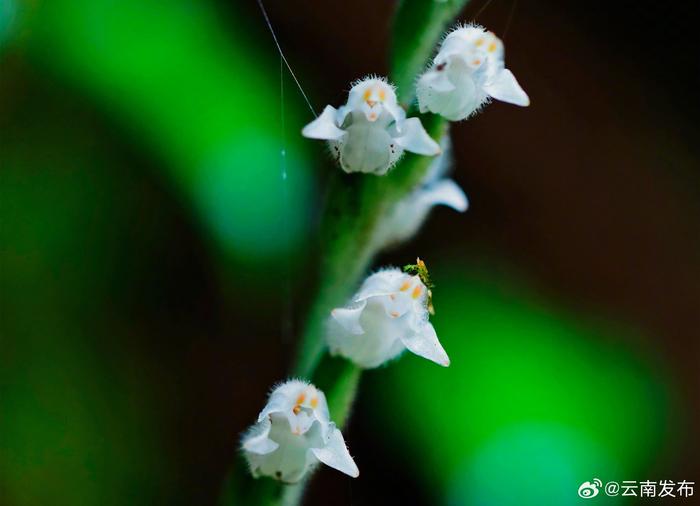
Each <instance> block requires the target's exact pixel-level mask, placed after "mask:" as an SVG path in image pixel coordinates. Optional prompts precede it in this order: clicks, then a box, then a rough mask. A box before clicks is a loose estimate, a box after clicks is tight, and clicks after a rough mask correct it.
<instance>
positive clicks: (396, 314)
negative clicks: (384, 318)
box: [389, 311, 399, 318]
mask: <svg viewBox="0 0 700 506" xmlns="http://www.w3.org/2000/svg"><path fill="white" fill-rule="evenodd" d="M389 314H390V315H391V316H393V317H394V318H396V317H397V316H399V312H398V311H392V312H391V313H389Z"/></svg>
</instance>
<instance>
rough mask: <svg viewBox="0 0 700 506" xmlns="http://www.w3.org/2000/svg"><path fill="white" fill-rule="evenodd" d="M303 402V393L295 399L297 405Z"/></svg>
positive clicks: (304, 398) (304, 397)
mask: <svg viewBox="0 0 700 506" xmlns="http://www.w3.org/2000/svg"><path fill="white" fill-rule="evenodd" d="M305 400H306V395H305V394H304V393H300V394H299V397H297V404H304V401H305Z"/></svg>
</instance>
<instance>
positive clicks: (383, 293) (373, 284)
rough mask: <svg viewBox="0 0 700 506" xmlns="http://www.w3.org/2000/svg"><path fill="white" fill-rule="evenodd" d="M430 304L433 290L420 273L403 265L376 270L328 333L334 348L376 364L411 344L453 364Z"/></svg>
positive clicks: (418, 352)
mask: <svg viewBox="0 0 700 506" xmlns="http://www.w3.org/2000/svg"><path fill="white" fill-rule="evenodd" d="M419 265H423V267H424V266H425V264H423V263H422V262H421V261H419ZM426 272H427V270H426ZM429 308H430V309H431V308H432V306H431V293H430V290H429V288H428V286H426V284H425V282H424V280H423V279H421V276H420V275H411V274H408V273H406V272H402V271H401V270H400V269H397V268H389V269H384V270H381V271H379V272H376V273H374V274H372V275H371V276H369V277H368V278H367V279H366V280H365V282H364V283H363V284H362V286H361V287H360V290H359V291H358V292H357V294H355V296H354V297H353V298H352V300H351V302H350V304H349V305H348V306H347V307H344V308H337V309H334V310H333V311H332V312H331V318H330V319H329V322H328V328H327V333H326V340H327V342H328V345H329V348H330V352H331V354H333V355H341V356H343V357H345V358H347V359H349V360H350V361H352V362H354V363H355V364H357V365H359V366H360V367H363V368H373V367H378V366H380V365H382V364H383V363H385V362H386V361H388V360H391V359H393V358H395V357H397V356H398V355H400V354H401V353H402V352H403V351H405V350H407V349H408V350H410V351H411V352H413V353H415V354H416V355H419V356H421V357H424V358H427V359H428V360H431V361H433V362H435V363H437V364H440V365H442V366H444V367H447V366H448V365H450V359H449V358H448V357H447V353H445V350H444V349H443V348H442V345H441V344H440V341H438V337H437V334H436V333H435V329H434V328H433V326H432V324H431V323H430V322H429V321H428V314H429Z"/></svg>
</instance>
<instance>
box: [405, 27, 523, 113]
mask: <svg viewBox="0 0 700 506" xmlns="http://www.w3.org/2000/svg"><path fill="white" fill-rule="evenodd" d="M503 53H504V50H503V42H501V40H500V39H499V38H498V37H496V36H495V35H494V34H493V33H492V32H487V31H486V30H485V29H484V28H483V27H481V26H479V25H467V26H460V27H458V28H456V29H455V30H453V31H452V32H450V33H449V34H448V35H447V36H446V37H445V39H444V40H443V42H442V45H441V46H440V50H439V51H438V54H437V56H435V58H434V59H433V64H432V66H431V67H430V69H429V70H428V71H427V72H425V73H424V74H423V75H422V76H421V77H420V79H419V80H418V84H417V86H416V93H417V95H418V104H419V107H420V110H421V112H426V111H431V112H433V113H435V114H440V115H442V116H444V117H445V118H447V119H449V120H450V121H459V120H463V119H465V118H468V117H469V116H471V115H472V114H474V113H475V112H477V111H478V110H479V109H480V108H481V107H483V106H484V105H485V104H487V103H488V102H489V100H490V99H492V98H495V99H496V100H501V101H502V102H508V103H510V104H515V105H520V106H527V105H530V99H529V98H528V96H527V94H526V93H525V92H524V91H523V89H522V88H521V87H520V85H519V84H518V81H516V79H515V76H514V75H513V73H512V72H511V71H510V70H508V69H506V68H505V63H504V59H503V58H504V56H503Z"/></svg>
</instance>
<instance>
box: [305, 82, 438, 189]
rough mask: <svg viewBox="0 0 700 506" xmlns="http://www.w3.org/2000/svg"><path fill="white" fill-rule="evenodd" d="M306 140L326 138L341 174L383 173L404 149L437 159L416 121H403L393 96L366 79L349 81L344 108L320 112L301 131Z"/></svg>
mask: <svg viewBox="0 0 700 506" xmlns="http://www.w3.org/2000/svg"><path fill="white" fill-rule="evenodd" d="M301 133H302V135H304V136H305V137H309V138H311V139H323V140H327V141H328V143H329V145H330V149H331V152H332V154H333V156H334V157H335V158H336V160H338V162H339V163H340V166H341V167H342V169H343V170H344V171H345V172H365V173H370V174H376V175H379V176H381V175H384V174H386V173H387V171H388V170H389V169H390V168H391V167H392V166H393V165H394V164H395V163H396V162H397V161H398V160H399V158H401V155H403V152H404V150H407V151H411V152H413V153H418V154H420V155H428V156H432V155H437V154H438V153H440V146H439V145H438V144H437V143H436V142H435V141H434V140H433V139H431V138H430V136H429V135H428V133H427V132H426V131H425V129H424V128H423V125H422V124H421V122H420V120H419V119H418V118H408V119H406V112H405V111H404V110H403V109H402V108H401V106H400V105H399V104H398V102H397V100H396V93H395V91H394V88H393V86H391V85H390V84H389V83H387V81H386V80H385V79H382V78H378V77H367V78H365V79H363V80H361V81H358V82H357V83H355V84H354V85H353V87H352V89H351V90H350V94H349V95H348V101H347V104H345V105H344V106H342V107H340V108H339V109H337V110H336V109H335V108H334V107H331V106H330V105H328V106H326V108H325V109H324V110H323V113H322V114H321V115H320V116H319V117H318V118H316V119H315V120H314V121H312V122H311V123H309V124H308V125H306V126H305V127H304V129H303V130H302V132H301Z"/></svg>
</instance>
